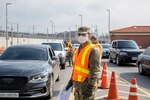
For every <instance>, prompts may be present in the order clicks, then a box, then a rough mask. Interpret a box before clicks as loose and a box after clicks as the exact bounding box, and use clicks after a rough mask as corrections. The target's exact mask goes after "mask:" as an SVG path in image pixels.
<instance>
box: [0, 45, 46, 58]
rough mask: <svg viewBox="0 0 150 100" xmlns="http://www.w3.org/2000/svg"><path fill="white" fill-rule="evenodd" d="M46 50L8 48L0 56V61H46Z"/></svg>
mask: <svg viewBox="0 0 150 100" xmlns="http://www.w3.org/2000/svg"><path fill="white" fill-rule="evenodd" d="M47 59H48V54H47V50H46V49H43V48H31V47H10V48H8V49H7V50H6V51H5V52H4V53H3V54H2V55H1V56H0V60H47Z"/></svg>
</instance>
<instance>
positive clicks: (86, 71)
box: [74, 66, 89, 74]
mask: <svg viewBox="0 0 150 100" xmlns="http://www.w3.org/2000/svg"><path fill="white" fill-rule="evenodd" d="M74 70H77V71H80V72H82V73H85V74H89V70H86V69H84V68H81V67H79V66H75V68H74Z"/></svg>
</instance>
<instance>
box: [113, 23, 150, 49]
mask: <svg viewBox="0 0 150 100" xmlns="http://www.w3.org/2000/svg"><path fill="white" fill-rule="evenodd" d="M110 39H111V41H112V40H118V39H126V40H134V41H136V42H137V44H138V45H139V46H141V47H142V48H147V47H148V46H150V26H131V27H126V28H122V29H117V30H112V31H110Z"/></svg>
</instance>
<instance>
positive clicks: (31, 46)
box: [10, 44, 50, 49]
mask: <svg viewBox="0 0 150 100" xmlns="http://www.w3.org/2000/svg"><path fill="white" fill-rule="evenodd" d="M10 47H13V48H14V47H15V48H17V47H29V48H45V49H46V48H48V47H50V46H49V45H42V44H21V45H13V46H10Z"/></svg>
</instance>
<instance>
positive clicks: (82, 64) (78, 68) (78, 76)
mask: <svg viewBox="0 0 150 100" xmlns="http://www.w3.org/2000/svg"><path fill="white" fill-rule="evenodd" d="M94 46H95V45H93V44H89V45H87V46H85V47H84V48H82V50H81V51H80V53H78V52H79V51H78V49H77V50H76V51H75V55H74V59H75V64H74V70H73V76H72V79H73V80H74V81H78V82H83V81H84V80H85V79H86V78H87V77H88V76H89V68H88V63H89V56H90V53H91V50H92V48H93V47H94Z"/></svg>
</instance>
